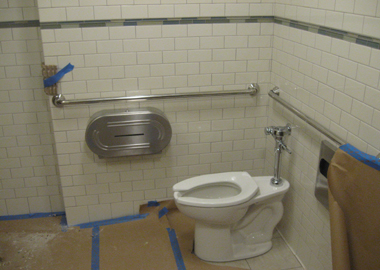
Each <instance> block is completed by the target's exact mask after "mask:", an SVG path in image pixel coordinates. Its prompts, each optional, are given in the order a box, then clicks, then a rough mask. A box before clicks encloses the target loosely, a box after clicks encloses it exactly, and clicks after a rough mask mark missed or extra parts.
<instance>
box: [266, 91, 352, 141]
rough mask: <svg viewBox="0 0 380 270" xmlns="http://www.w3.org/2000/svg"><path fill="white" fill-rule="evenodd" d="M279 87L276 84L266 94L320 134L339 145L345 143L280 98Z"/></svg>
mask: <svg viewBox="0 0 380 270" xmlns="http://www.w3.org/2000/svg"><path fill="white" fill-rule="evenodd" d="M279 90H280V89H279V88H278V87H277V86H276V87H275V88H273V89H272V90H270V91H269V93H268V95H269V96H270V97H271V98H273V99H274V100H276V101H277V102H278V103H280V104H282V105H283V106H284V107H285V108H287V109H288V110H289V111H291V112H292V113H294V114H295V115H297V116H298V117H299V118H301V119H302V120H304V121H305V122H306V123H308V124H309V125H310V126H312V127H314V128H315V129H317V130H318V131H320V132H321V133H322V134H324V135H325V136H326V137H327V138H329V139H331V140H332V141H334V142H335V143H337V144H339V145H343V144H345V142H344V140H342V139H341V138H339V137H338V136H336V135H335V134H333V133H331V132H330V131H329V130H328V129H326V128H325V127H324V126H322V125H321V124H319V123H318V122H316V121H315V120H314V119H312V118H310V117H309V116H307V115H306V114H304V113H303V112H301V111H299V110H298V109H296V108H294V107H293V105H291V104H290V103H288V102H287V101H285V100H284V99H282V98H280V91H279Z"/></svg>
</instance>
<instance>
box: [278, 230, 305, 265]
mask: <svg viewBox="0 0 380 270" xmlns="http://www.w3.org/2000/svg"><path fill="white" fill-rule="evenodd" d="M276 231H277V232H278V234H279V235H280V236H281V238H282V240H284V242H285V244H286V245H287V246H288V248H289V249H290V251H291V252H292V253H293V255H294V257H296V259H297V261H298V262H299V263H300V264H301V265H302V268H295V269H294V270H299V269H304V270H307V269H306V266H305V265H304V264H303V263H302V261H301V259H300V258H299V257H298V256H297V254H296V252H295V251H294V250H293V248H292V247H291V246H290V245H289V243H288V242H287V241H286V239H285V237H284V236H283V235H282V233H281V232H280V231H279V230H277V228H276Z"/></svg>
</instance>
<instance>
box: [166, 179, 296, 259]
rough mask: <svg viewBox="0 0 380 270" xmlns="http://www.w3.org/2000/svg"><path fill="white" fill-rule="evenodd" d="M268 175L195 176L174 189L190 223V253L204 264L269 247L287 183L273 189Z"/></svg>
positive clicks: (261, 250) (265, 249) (241, 257)
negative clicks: (192, 229)
mask: <svg viewBox="0 0 380 270" xmlns="http://www.w3.org/2000/svg"><path fill="white" fill-rule="evenodd" d="M271 178H272V177H270V176H259V177H251V176H250V175H249V174H248V173H247V172H228V173H217V174H208V175H202V176H197V177H193V178H189V179H186V180H184V181H181V182H179V183H177V184H175V185H174V186H173V191H174V200H175V203H176V205H177V207H178V209H179V211H181V212H182V213H183V214H185V215H186V216H188V217H191V218H193V219H195V236H194V251H195V254H196V255H197V256H198V257H199V258H200V259H203V260H206V261H213V262H224V261H233V260H240V259H246V258H250V257H254V256H258V255H261V254H263V253H265V252H267V251H268V250H270V249H271V247H272V241H271V240H272V236H273V230H274V228H275V226H276V225H277V224H278V222H279V221H280V220H281V218H282V214H283V206H282V202H281V200H282V198H283V196H284V194H285V193H286V192H287V191H288V189H289V182H288V181H286V180H283V182H282V185H281V186H272V185H271V184H270V182H271Z"/></svg>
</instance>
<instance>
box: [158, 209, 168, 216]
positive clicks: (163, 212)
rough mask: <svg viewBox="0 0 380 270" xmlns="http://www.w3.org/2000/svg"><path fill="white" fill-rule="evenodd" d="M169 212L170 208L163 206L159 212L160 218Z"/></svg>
mask: <svg viewBox="0 0 380 270" xmlns="http://www.w3.org/2000/svg"><path fill="white" fill-rule="evenodd" d="M168 212H169V210H168V209H167V208H166V207H164V208H162V209H161V210H160V211H159V212H158V218H162V217H163V216H165V215H166V214H167V213H168Z"/></svg>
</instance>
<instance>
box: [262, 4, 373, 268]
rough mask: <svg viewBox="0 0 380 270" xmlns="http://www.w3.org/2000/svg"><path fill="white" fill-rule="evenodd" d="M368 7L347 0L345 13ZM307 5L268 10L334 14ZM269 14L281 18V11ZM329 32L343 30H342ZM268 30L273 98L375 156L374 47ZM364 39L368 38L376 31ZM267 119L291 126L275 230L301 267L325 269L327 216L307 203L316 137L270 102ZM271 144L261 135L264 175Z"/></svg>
mask: <svg viewBox="0 0 380 270" xmlns="http://www.w3.org/2000/svg"><path fill="white" fill-rule="evenodd" d="M344 2H345V4H346V1H344ZM370 2H371V3H372V4H374V3H373V2H378V1H366V2H365V3H364V2H362V1H355V2H354V1H352V7H353V8H352V10H347V11H346V12H351V13H352V14H354V15H355V16H356V15H357V14H359V13H360V12H362V13H364V12H365V10H367V11H369V9H367V5H369V4H370ZM314 3H318V9H317V7H315V8H313V7H307V8H305V7H302V6H295V5H284V4H280V5H277V6H276V10H277V11H279V10H285V14H290V12H292V11H297V12H299V11H301V12H306V13H307V12H309V13H314V14H317V13H318V15H316V16H314V17H313V16H306V17H305V18H310V19H311V18H313V19H314V20H316V21H317V20H320V21H321V22H322V23H320V24H321V25H324V24H323V21H324V20H325V19H324V16H325V14H328V12H329V11H328V10H330V9H331V10H334V3H333V2H329V3H327V2H326V6H324V1H316V2H314ZM341 4H343V1H342V3H340V1H335V8H337V7H338V5H339V6H340V7H341V8H347V6H343V5H341ZM354 7H355V9H354ZM359 10H361V11H360V12H359ZM374 10H376V8H374ZM310 11H311V12H310ZM372 11H373V10H372ZM346 14H349V13H345V16H346ZM276 15H279V16H284V17H287V15H284V13H281V14H279V13H276ZM297 15H299V13H297ZM371 15H372V16H375V14H372V13H371ZM345 16H344V17H345ZM377 16H378V15H377ZM362 17H364V20H366V19H367V18H372V19H375V20H376V21H377V20H378V18H375V17H368V16H362ZM337 18H339V16H338V17H337ZM326 22H327V19H326ZM377 24H379V25H380V23H379V22H377ZM326 25H327V23H326ZM337 28H338V29H345V28H344V26H342V25H340V27H337ZM274 29H275V30H274V40H273V62H272V82H273V84H274V85H277V86H279V87H280V88H281V89H283V92H282V93H281V96H282V97H283V98H285V99H286V100H288V101H289V102H290V103H291V104H293V105H294V106H295V107H297V108H299V109H300V110H302V111H303V112H305V113H306V114H307V115H308V116H310V117H311V118H314V119H315V120H316V121H317V122H319V123H321V124H323V125H324V126H325V127H327V128H328V129H330V130H331V131H332V132H333V133H335V134H336V135H338V136H339V137H341V138H342V139H344V140H346V141H347V142H349V143H351V144H352V145H354V146H356V147H358V148H359V149H360V150H362V151H365V152H367V153H370V154H373V155H377V154H378V153H379V152H380V140H379V138H380V128H379V124H378V123H379V120H378V116H379V110H380V90H379V89H380V85H379V83H380V82H379V80H380V69H379V65H376V64H374V63H375V62H376V61H379V60H380V59H379V50H378V49H371V48H368V47H365V46H361V45H357V44H354V43H350V42H347V41H342V40H337V39H333V38H330V37H326V36H322V35H317V34H314V33H309V32H306V31H302V30H298V29H295V28H290V27H286V26H282V25H275V27H274ZM359 33H360V31H359ZM362 33H364V32H362ZM366 34H371V36H376V35H377V34H378V32H371V33H366ZM371 59H378V60H371ZM268 117H269V118H268V121H269V123H270V124H276V125H277V124H280V125H284V124H285V123H287V122H290V123H292V124H293V125H295V126H299V128H296V129H294V132H293V134H292V135H291V136H290V138H288V144H289V146H290V147H291V148H292V149H293V153H292V155H291V156H289V155H287V154H286V153H285V154H284V160H283V161H284V162H283V166H282V171H283V174H284V176H285V177H286V178H287V179H289V181H290V183H291V189H290V192H289V194H288V195H287V196H286V198H285V200H284V204H285V215H284V219H283V220H282V222H281V223H280V226H279V229H280V231H281V233H282V235H283V236H284V238H285V239H286V241H287V242H288V243H289V245H290V246H291V247H292V249H293V250H294V251H295V252H296V254H297V255H298V257H299V258H300V259H301V261H302V262H303V264H304V265H305V266H306V268H307V269H331V255H330V248H329V247H330V233H329V217H328V212H327V210H326V209H324V208H323V207H322V206H321V204H319V203H318V201H317V200H316V199H315V198H314V182H315V177H316V170H317V168H318V154H319V145H320V140H321V139H324V138H323V136H321V135H320V133H319V132H317V131H316V130H315V129H313V128H312V127H310V126H308V125H306V124H305V123H304V122H302V121H301V120H299V119H298V118H297V117H295V116H294V115H292V114H291V113H289V112H288V111H287V110H286V109H282V108H281V106H279V105H278V104H275V103H273V102H270V109H269V111H268ZM273 146H274V143H273V141H272V139H271V138H268V140H267V153H266V170H267V172H271V171H272V166H273V151H272V149H273Z"/></svg>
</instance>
